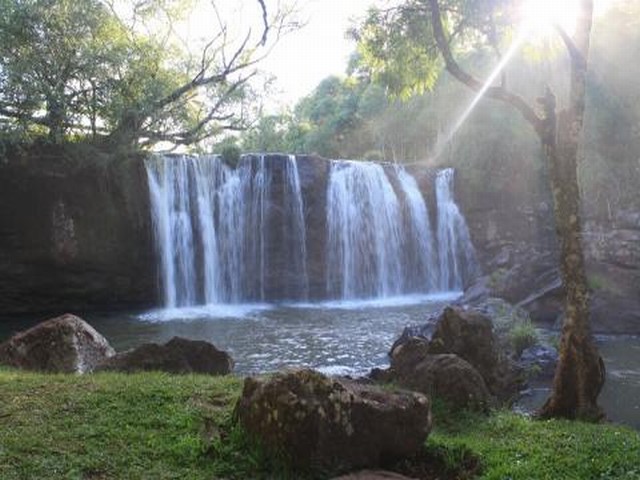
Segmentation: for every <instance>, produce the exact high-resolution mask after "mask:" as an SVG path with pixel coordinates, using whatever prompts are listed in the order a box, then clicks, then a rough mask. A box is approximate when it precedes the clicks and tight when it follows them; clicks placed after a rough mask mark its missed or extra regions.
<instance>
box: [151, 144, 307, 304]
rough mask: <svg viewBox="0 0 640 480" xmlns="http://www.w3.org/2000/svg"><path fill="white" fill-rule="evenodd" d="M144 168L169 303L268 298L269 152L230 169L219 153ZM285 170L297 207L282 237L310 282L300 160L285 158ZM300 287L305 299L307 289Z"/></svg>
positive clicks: (157, 161) (157, 160)
mask: <svg viewBox="0 0 640 480" xmlns="http://www.w3.org/2000/svg"><path fill="white" fill-rule="evenodd" d="M146 167H147V174H148V179H149V191H150V195H151V207H152V217H153V224H154V231H155V238H156V245H157V249H158V252H159V256H160V267H161V268H160V273H161V275H160V277H161V282H162V291H163V297H164V307H165V308H167V309H176V308H179V307H190V306H195V305H205V304H206V305H210V304H221V303H240V302H248V301H264V300H265V298H266V287H267V275H268V269H269V255H268V251H269V238H268V226H269V220H270V218H269V216H270V197H271V193H270V186H271V183H272V182H271V173H270V169H269V167H268V166H267V165H266V159H265V157H264V156H259V157H255V156H251V157H245V158H243V159H242V160H241V162H240V165H239V166H238V167H237V168H235V169H233V168H230V167H229V166H227V165H225V164H224V163H223V162H222V160H221V159H220V158H218V157H216V156H203V157H192V156H156V157H153V158H150V159H149V160H148V161H147V162H146ZM285 172H286V175H285V196H286V198H287V204H288V205H290V206H291V209H292V210H293V212H292V215H290V216H288V218H291V221H289V222H285V226H284V228H285V230H286V231H285V232H283V236H284V237H285V238H287V239H288V240H289V242H290V244H291V248H290V252H288V255H289V258H290V259H291V263H292V265H294V267H295V268H298V269H300V271H301V272H302V274H303V278H304V279H305V280H304V281H303V284H305V285H308V280H306V248H305V246H304V245H305V242H306V238H305V232H304V218H303V211H304V210H303V204H302V196H301V190H300V181H299V178H298V171H297V167H296V165H295V159H292V158H289V159H288V160H287V163H286V165H285ZM293 245H297V247H296V248H293ZM303 290H304V292H305V293H304V295H300V296H299V297H298V298H299V299H300V300H304V299H306V291H307V290H308V286H303Z"/></svg>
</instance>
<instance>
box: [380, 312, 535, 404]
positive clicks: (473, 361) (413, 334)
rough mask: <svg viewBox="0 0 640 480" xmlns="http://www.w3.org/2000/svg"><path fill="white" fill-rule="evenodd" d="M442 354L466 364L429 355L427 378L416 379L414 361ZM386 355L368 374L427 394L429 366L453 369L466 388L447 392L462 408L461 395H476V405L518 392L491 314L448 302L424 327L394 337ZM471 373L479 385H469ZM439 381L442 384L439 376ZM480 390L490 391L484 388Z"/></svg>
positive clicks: (515, 372) (517, 375) (515, 371)
mask: <svg viewBox="0 0 640 480" xmlns="http://www.w3.org/2000/svg"><path fill="white" fill-rule="evenodd" d="M494 303H495V302H494ZM492 305H493V304H492ZM512 308H513V307H512ZM427 331H432V332H433V333H432V334H430V337H431V339H430V340H428V339H427V338H425V336H423V335H422V332H427ZM441 354H455V355H456V356H457V357H459V358H460V359H462V360H464V362H465V364H464V365H458V364H457V363H455V365H454V361H452V360H450V361H449V362H445V361H443V360H440V361H439V362H434V361H433V359H431V364H430V365H429V367H428V369H427V370H428V371H429V375H430V378H429V379H424V380H420V375H422V373H423V372H422V371H420V372H418V366H419V365H420V364H421V363H422V362H424V361H425V360H427V359H428V358H429V357H430V356H432V355H441ZM390 357H391V368H390V369H389V370H387V371H379V372H375V374H374V372H372V375H371V378H373V379H374V380H376V381H382V382H399V384H400V385H402V386H404V387H406V388H418V390H419V391H422V392H425V393H432V392H433V390H434V389H433V388H432V384H433V382H434V380H433V379H434V378H436V377H435V373H434V369H435V368H437V367H438V366H446V367H447V368H448V369H451V370H452V371H455V375H457V378H458V381H460V382H461V383H462V384H463V385H464V386H465V388H466V389H467V390H468V393H467V394H461V393H460V392H458V391H453V392H452V393H451V394H447V396H448V397H449V399H450V400H453V403H455V404H456V405H457V406H460V405H462V406H465V407H466V404H465V402H464V401H462V400H460V397H465V395H466V396H471V397H472V398H478V399H480V401H478V402H476V404H477V405H485V404H486V403H487V402H488V400H487V399H488V398H489V397H492V396H494V397H496V398H497V399H498V400H499V401H501V402H504V403H508V402H509V401H511V400H512V398H514V396H515V395H516V394H517V392H518V390H519V388H520V386H521V383H522V381H523V379H522V374H521V369H520V368H519V366H518V365H516V364H515V363H514V362H512V361H511V360H510V359H509V358H508V356H507V354H506V349H505V345H504V342H500V341H499V339H498V338H497V337H496V336H495V335H494V331H493V323H492V321H491V319H490V318H488V317H487V316H486V315H483V314H482V313H481V312H479V311H475V310H463V309H461V308H452V307H447V308H445V310H444V311H443V313H442V314H441V315H440V316H439V317H438V318H437V319H430V320H429V322H428V323H427V324H426V325H424V326H423V327H412V328H410V329H405V331H404V332H403V335H401V336H400V338H398V339H397V340H396V341H395V342H394V344H393V347H392V350H391V352H390ZM468 367H471V368H468ZM421 368H425V367H424V366H422V367H421ZM465 374H467V375H468V376H469V378H468V379H465V380H461V379H460V377H461V376H462V375H465ZM476 374H477V375H479V376H480V377H481V378H482V380H483V382H482V386H480V387H473V386H472V385H474V384H476V383H478V382H477V375H476ZM438 378H439V377H438ZM440 383H442V384H443V385H445V384H444V382H443V381H442V382H440ZM417 386H419V387H417ZM445 386H446V388H447V389H448V386H447V385H445ZM442 388H443V389H444V388H445V387H442ZM483 389H487V390H488V392H489V393H488V394H486V393H484V392H483Z"/></svg>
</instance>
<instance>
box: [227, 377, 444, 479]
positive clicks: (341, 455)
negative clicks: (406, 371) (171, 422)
mask: <svg viewBox="0 0 640 480" xmlns="http://www.w3.org/2000/svg"><path fill="white" fill-rule="evenodd" d="M236 418H237V419H238V421H239V422H240V424H241V425H242V426H243V427H244V428H245V429H246V430H247V431H248V432H249V433H250V434H252V435H254V436H255V437H256V438H258V439H259V440H260V441H261V442H262V443H263V444H264V446H265V447H266V448H268V449H270V450H271V451H272V452H273V453H279V454H284V455H285V456H286V457H287V458H288V459H289V460H290V461H291V462H292V466H293V467H294V468H296V469H301V470H308V469H314V470H316V469H318V470H329V471H335V472H346V471H353V470H355V469H359V468H372V467H377V466H379V465H380V464H381V462H383V461H386V460H393V459H400V458H404V457H408V456H411V455H414V454H416V453H417V452H418V451H419V450H420V448H421V447H422V446H423V445H424V442H425V440H426V439H427V436H428V434H429V432H430V430H431V412H430V403H429V399H428V398H427V397H425V396H424V395H421V394H419V393H413V392H403V391H395V392H393V391H390V390H381V389H379V388H377V387H374V386H371V385H363V384H357V383H354V382H349V381H347V380H338V379H332V378H329V377H326V376H325V375H322V374H321V373H318V372H315V371H312V370H299V371H292V372H284V373H278V374H276V375H274V376H273V377H270V378H247V379H246V380H245V384H244V389H243V392H242V396H241V397H240V399H239V401H238V404H237V406H236Z"/></svg>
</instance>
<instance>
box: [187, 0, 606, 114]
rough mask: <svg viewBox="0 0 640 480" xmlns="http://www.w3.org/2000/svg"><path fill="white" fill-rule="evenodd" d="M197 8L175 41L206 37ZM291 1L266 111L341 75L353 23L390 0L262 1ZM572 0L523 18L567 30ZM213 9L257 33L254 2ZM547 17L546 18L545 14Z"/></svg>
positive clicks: (530, 1)
mask: <svg viewBox="0 0 640 480" xmlns="http://www.w3.org/2000/svg"><path fill="white" fill-rule="evenodd" d="M195 1H196V4H199V5H200V7H199V8H202V9H201V10H200V11H198V8H196V12H195V14H194V15H193V16H192V17H191V18H190V20H189V21H188V22H187V24H186V25H183V26H182V27H180V28H179V29H178V30H179V34H180V37H182V38H184V39H187V42H189V41H190V40H191V39H196V38H198V37H207V38H211V37H210V34H211V32H212V29H213V28H214V27H213V25H214V23H215V22H214V23H212V11H211V0H195ZM614 1H615V0H597V1H596V2H595V6H596V14H600V13H602V12H603V11H604V10H606V8H607V7H609V6H610V5H611V4H612V3H613V2H614ZM286 2H296V5H297V15H296V18H298V19H299V20H301V21H302V22H304V26H303V27H302V28H300V29H299V30H296V31H293V32H291V33H289V34H287V35H286V36H284V37H283V38H281V39H280V41H279V42H278V43H277V44H276V45H275V46H274V48H273V50H272V51H271V52H270V54H269V55H268V56H267V57H266V58H265V59H264V60H263V61H262V62H261V63H260V66H259V68H260V69H261V70H263V71H265V72H266V73H268V74H271V75H273V76H274V77H275V84H274V85H273V86H272V91H273V94H272V95H271V97H270V98H268V99H267V100H266V107H267V109H268V110H276V111H277V110H281V109H282V108H284V107H287V106H288V107H293V106H294V105H295V103H296V101H297V100H299V99H300V98H302V97H303V96H305V95H308V94H310V93H311V92H312V91H313V89H314V88H315V87H316V86H317V85H318V83H319V82H320V81H321V80H322V79H324V78H326V77H327V76H329V75H344V74H345V71H346V68H347V64H348V60H349V56H350V54H351V53H352V52H353V51H354V50H355V44H354V42H352V41H351V40H348V39H347V38H346V36H345V33H346V31H347V29H348V28H349V27H350V26H351V25H352V24H353V20H354V19H355V20H357V19H358V18H362V17H364V15H366V12H367V9H368V8H369V7H371V6H373V5H381V4H388V3H389V0H265V3H266V5H267V8H268V10H269V12H270V13H273V12H274V11H275V9H276V8H277V5H278V4H280V3H286ZM576 3H577V2H576V0H522V4H523V8H524V11H525V14H526V16H527V18H528V20H529V21H531V22H532V25H531V26H532V27H534V30H535V29H536V28H537V27H541V26H542V27H544V25H546V27H547V29H548V24H549V22H550V21H553V22H554V23H560V24H561V25H563V26H565V25H566V26H567V27H566V28H567V29H568V30H571V28H569V27H568V25H569V24H570V23H571V21H572V19H571V17H572V13H575V8H573V7H575V5H576ZM215 5H216V6H217V8H218V9H219V12H220V15H221V17H223V18H224V19H225V21H226V22H227V24H228V25H229V27H230V29H231V30H234V34H235V36H236V37H237V39H243V38H244V37H245V35H246V34H247V31H249V29H251V30H252V32H253V33H254V35H258V34H259V33H260V32H261V27H262V18H261V13H262V11H261V9H260V7H259V3H258V1H257V0H217V1H216V2H215ZM550 12H551V14H550Z"/></svg>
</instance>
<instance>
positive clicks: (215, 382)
mask: <svg viewBox="0 0 640 480" xmlns="http://www.w3.org/2000/svg"><path fill="white" fill-rule="evenodd" d="M241 386H242V381H241V379H239V378H237V377H233V376H231V377H206V376H191V375H189V376H173V375H167V374H162V373H145V374H135V375H124V374H98V375H86V376H77V375H44V374H34V373H24V372H19V371H16V370H7V369H0V478H2V479H4V480H14V479H36V478H94V479H97V478H100V479H112V478H113V479H119V478H128V479H169V478H189V479H199V478H202V479H211V478H237V479H246V478H276V479H278V478H299V477H298V476H296V475H294V474H292V473H291V472H288V471H287V469H286V468H285V467H284V466H283V465H282V464H280V463H279V462H278V461H277V459H273V458H270V457H268V456H266V455H264V454H263V453H262V452H261V450H260V448H259V447H257V446H256V445H255V443H253V442H251V441H250V440H249V439H247V438H246V437H245V436H244V434H243V433H242V432H241V431H239V430H238V429H237V428H235V427H233V423H232V413H233V407H234V405H235V401H236V399H237V398H238V396H239V394H240V390H241ZM425 452H426V453H425V456H426V458H429V459H431V461H436V462H438V463H439V464H440V465H441V469H444V470H441V474H442V471H444V472H445V473H446V472H447V471H449V472H457V474H458V475H460V474H462V475H464V470H463V471H462V472H461V471H460V470H459V468H460V462H463V463H464V462H468V461H469V459H470V458H477V459H478V460H479V465H480V470H481V473H480V478H486V479H502V478H512V479H527V480H531V479H537V478H540V479H543V478H563V479H604V478H607V479H632V478H638V477H639V476H640V467H639V466H638V463H637V459H638V458H640V435H638V432H635V431H633V430H630V429H628V428H624V427H619V426H613V425H589V424H583V423H579V422H566V421H555V420H552V421H545V422H537V421H531V420H529V419H527V418H526V417H523V416H520V415H517V414H513V413H506V412H499V413H495V414H494V415H492V416H490V417H482V416H475V415H471V414H468V415H465V414H457V416H451V415H449V414H448V413H447V412H446V410H444V409H442V408H438V409H436V411H435V431H434V432H433V433H432V434H431V436H430V437H429V440H428V442H427V449H426V450H425ZM418 461H419V460H414V464H413V465H407V464H405V465H398V466H394V468H396V469H398V470H399V471H404V472H406V473H410V472H414V473H415V472H419V471H420V465H416V464H415V462H418ZM447 469H448V470H447ZM425 471H426V469H425ZM318 478H324V477H322V476H319V477H318Z"/></svg>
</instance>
